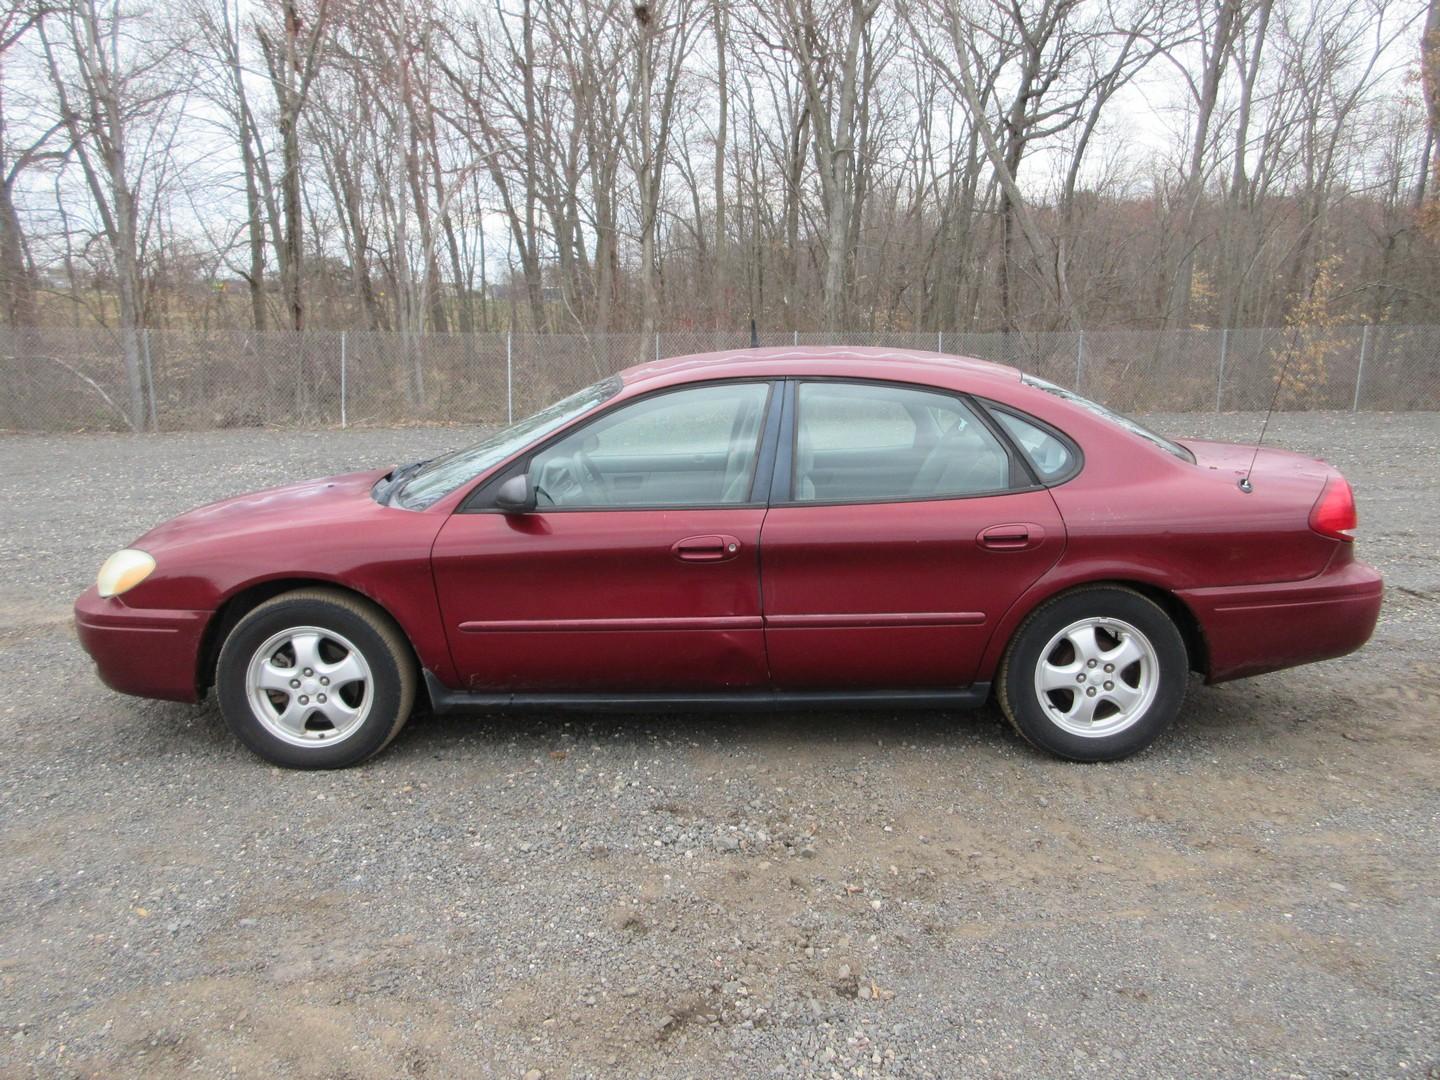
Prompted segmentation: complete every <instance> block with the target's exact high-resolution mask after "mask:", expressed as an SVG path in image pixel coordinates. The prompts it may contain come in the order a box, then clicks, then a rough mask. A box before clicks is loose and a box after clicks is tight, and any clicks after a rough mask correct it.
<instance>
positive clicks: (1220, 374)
mask: <svg viewBox="0 0 1440 1080" xmlns="http://www.w3.org/2000/svg"><path fill="white" fill-rule="evenodd" d="M1229 349H1230V328H1229V327H1228V326H1227V327H1225V328H1223V329H1222V330H1221V331H1220V366H1219V367H1218V368H1216V370H1215V411H1216V412H1217V413H1218V412H1219V411H1220V395H1221V394H1223V393H1224V391H1225V353H1226V352H1228V351H1229Z"/></svg>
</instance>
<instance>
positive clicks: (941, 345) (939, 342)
mask: <svg viewBox="0 0 1440 1080" xmlns="http://www.w3.org/2000/svg"><path fill="white" fill-rule="evenodd" d="M935 351H936V352H939V353H943V352H944V351H945V331H944V330H936V331H935Z"/></svg>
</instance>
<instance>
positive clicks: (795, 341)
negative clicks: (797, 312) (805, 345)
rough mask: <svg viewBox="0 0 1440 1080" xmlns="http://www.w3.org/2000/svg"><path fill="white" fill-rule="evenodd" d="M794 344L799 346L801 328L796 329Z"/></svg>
mask: <svg viewBox="0 0 1440 1080" xmlns="http://www.w3.org/2000/svg"><path fill="white" fill-rule="evenodd" d="M793 344H794V345H795V346H797V347H798V346H799V344H800V331H799V330H796V331H794V341H793Z"/></svg>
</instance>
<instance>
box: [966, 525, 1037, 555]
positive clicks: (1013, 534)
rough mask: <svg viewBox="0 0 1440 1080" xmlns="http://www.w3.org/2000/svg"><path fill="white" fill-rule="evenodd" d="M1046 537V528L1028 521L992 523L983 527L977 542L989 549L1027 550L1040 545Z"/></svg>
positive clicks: (976, 538)
mask: <svg viewBox="0 0 1440 1080" xmlns="http://www.w3.org/2000/svg"><path fill="white" fill-rule="evenodd" d="M1044 539H1045V530H1044V529H1043V528H1042V527H1041V526H1039V525H1035V524H1033V523H1031V522H1028V521H1020V522H1012V523H1010V524H1008V525H991V526H990V527H989V528H988V529H982V530H981V531H980V535H979V536H977V537H975V542H976V543H977V544H979V545H980V546H981V547H982V548H985V549H986V550H988V551H1026V550H1028V549H1030V548H1033V547H1038V546H1039V545H1040V544H1041V543H1042V542H1043V541H1044Z"/></svg>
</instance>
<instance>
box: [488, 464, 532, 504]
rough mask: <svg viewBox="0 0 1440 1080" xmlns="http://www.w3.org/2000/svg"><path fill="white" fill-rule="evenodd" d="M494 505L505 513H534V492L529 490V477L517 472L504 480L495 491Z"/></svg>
mask: <svg viewBox="0 0 1440 1080" xmlns="http://www.w3.org/2000/svg"><path fill="white" fill-rule="evenodd" d="M495 506H496V508H497V509H499V510H503V511H505V513H507V514H530V513H534V511H535V493H534V492H533V491H531V490H530V478H529V477H528V476H526V475H525V474H524V473H518V474H516V475H515V476H512V477H510V479H509V480H506V481H505V482H504V483H503V484H501V485H500V486H499V487H498V488H497V489H496V491H495Z"/></svg>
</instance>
